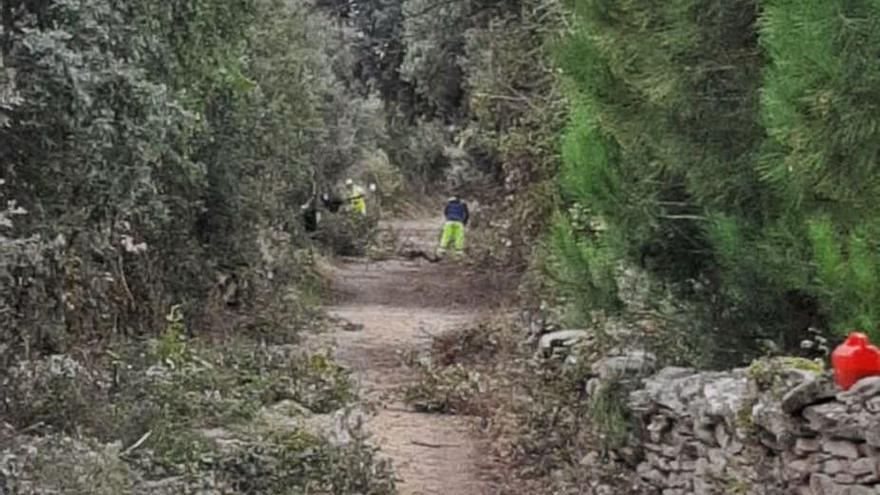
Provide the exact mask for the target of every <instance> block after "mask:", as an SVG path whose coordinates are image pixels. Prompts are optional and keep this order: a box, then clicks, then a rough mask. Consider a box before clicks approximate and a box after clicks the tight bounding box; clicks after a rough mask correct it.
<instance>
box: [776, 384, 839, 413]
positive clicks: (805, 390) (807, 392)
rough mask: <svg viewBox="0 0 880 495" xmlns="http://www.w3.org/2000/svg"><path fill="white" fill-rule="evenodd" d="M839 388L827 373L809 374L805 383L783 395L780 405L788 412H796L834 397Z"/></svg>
mask: <svg viewBox="0 0 880 495" xmlns="http://www.w3.org/2000/svg"><path fill="white" fill-rule="evenodd" d="M837 390H838V389H837V387H836V386H835V385H834V383H833V382H832V381H831V379H830V378H829V377H828V376H827V375H812V374H808V375H807V378H806V380H805V381H804V382H803V383H801V384H800V385H797V386H795V387H794V388H793V389H791V390H789V391H788V392H787V393H786V394H785V395H784V396H783V397H782V402H781V404H780V405H781V408H782V410H783V411H785V412H786V413H788V414H795V413H797V412H799V411H801V410H802V409H803V408H805V407H807V406H809V405H811V404H815V403H817V402H819V401H823V400H826V399H831V398H833V397H834V396H835V394H836V393H837Z"/></svg>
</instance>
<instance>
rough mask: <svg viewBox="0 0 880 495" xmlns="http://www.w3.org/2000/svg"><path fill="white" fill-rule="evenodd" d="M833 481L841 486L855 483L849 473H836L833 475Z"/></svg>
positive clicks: (853, 477) (854, 478)
mask: <svg viewBox="0 0 880 495" xmlns="http://www.w3.org/2000/svg"><path fill="white" fill-rule="evenodd" d="M834 481H835V482H837V483H840V484H843V485H852V484H853V483H855V482H856V477H855V476H853V475H851V474H849V473H837V474H835V475H834ZM847 493H849V492H847Z"/></svg>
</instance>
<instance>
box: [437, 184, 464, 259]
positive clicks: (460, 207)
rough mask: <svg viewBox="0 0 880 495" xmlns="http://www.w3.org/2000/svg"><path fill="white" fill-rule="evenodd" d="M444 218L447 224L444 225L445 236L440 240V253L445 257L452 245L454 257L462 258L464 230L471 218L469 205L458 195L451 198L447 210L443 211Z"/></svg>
mask: <svg viewBox="0 0 880 495" xmlns="http://www.w3.org/2000/svg"><path fill="white" fill-rule="evenodd" d="M443 216H444V217H445V218H446V223H444V224H443V236H442V237H441V239H440V249H439V250H438V253H439V254H440V255H441V256H443V255H444V254H446V250H447V249H448V248H449V245H450V244H452V249H453V255H454V256H456V257H457V256H460V255H461V254H462V252H463V251H464V229H465V227H466V226H467V223H468V219H469V217H470V213H469V212H468V207H467V203H465V202H463V201H462V200H461V199H460V198H459V197H458V196H457V195H454V196H452V197H450V198H449V201H448V202H447V203H446V208H444V209H443Z"/></svg>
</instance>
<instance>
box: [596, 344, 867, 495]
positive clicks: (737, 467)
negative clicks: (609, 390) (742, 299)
mask: <svg viewBox="0 0 880 495" xmlns="http://www.w3.org/2000/svg"><path fill="white" fill-rule="evenodd" d="M617 360H618V365H619V361H620V359H619V358H617ZM636 361H640V362H644V356H643V355H640V356H638V357H637V358H636ZM628 362H631V361H628ZM599 367H600V368H601V367H602V366H601V364H600V366H599ZM617 368H619V369H621V370H622V371H624V372H626V371H634V372H638V371H639V370H644V369H645V368H644V367H638V366H636V367H632V366H631V367H629V368H627V367H622V368H621V367H620V366H618V367H617ZM630 378H631V377H630ZM606 379H607V373H606ZM629 407H630V409H631V411H632V413H633V415H634V419H635V421H636V422H637V423H638V424H639V425H640V430H641V435H640V441H639V444H640V445H639V447H640V448H641V450H642V455H641V457H640V458H641V461H639V463H638V465H637V472H638V475H639V477H640V478H641V480H642V482H643V483H644V485H645V493H660V494H663V495H684V494H756V495H757V494H761V495H763V494H796V495H873V494H877V495H880V377H878V378H868V379H864V380H862V381H860V382H859V383H858V384H856V386H855V387H853V388H852V389H851V390H850V391H848V392H843V391H841V390H840V389H838V388H837V387H836V386H835V385H834V384H833V383H832V381H831V379H830V374H828V373H827V372H822V371H821V370H820V369H819V368H818V367H817V366H816V365H815V364H814V363H812V362H810V361H806V360H801V359H793V358H778V359H774V360H765V361H759V362H756V363H755V364H753V365H752V366H751V367H749V368H742V369H735V370H732V371H726V372H697V371H695V370H692V369H685V368H665V369H662V370H660V371H659V372H657V373H655V374H653V375H651V376H649V377H647V378H644V380H643V381H642V382H641V385H640V386H639V388H637V389H636V390H634V391H633V392H632V393H631V394H630V395H629Z"/></svg>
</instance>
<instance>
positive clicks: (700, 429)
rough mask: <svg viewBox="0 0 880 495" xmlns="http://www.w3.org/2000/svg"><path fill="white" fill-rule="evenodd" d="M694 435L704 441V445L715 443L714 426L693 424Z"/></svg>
mask: <svg viewBox="0 0 880 495" xmlns="http://www.w3.org/2000/svg"><path fill="white" fill-rule="evenodd" d="M694 436H696V437H697V439H698V440H700V441H701V442H703V443H705V444H706V445H712V446H714V445H715V444H716V440H715V428H713V427H712V426H711V425H703V424H697V425H694Z"/></svg>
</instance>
